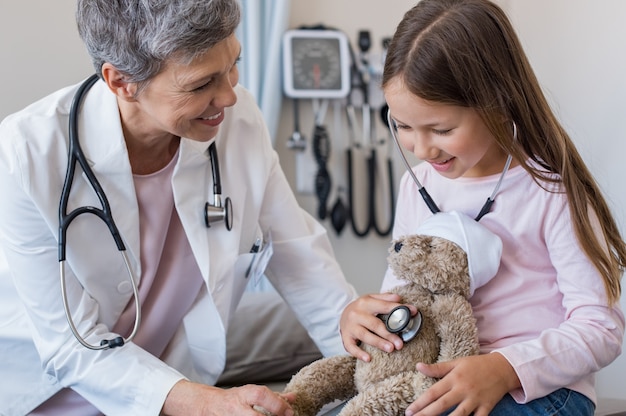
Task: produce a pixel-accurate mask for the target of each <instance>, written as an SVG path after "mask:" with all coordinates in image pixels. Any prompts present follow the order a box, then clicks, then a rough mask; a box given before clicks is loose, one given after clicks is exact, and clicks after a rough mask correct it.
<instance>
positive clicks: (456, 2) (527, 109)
mask: <svg viewBox="0 0 626 416" xmlns="http://www.w3.org/2000/svg"><path fill="white" fill-rule="evenodd" d="M383 90H384V93H385V98H386V100H387V103H388V105H389V108H390V118H391V120H392V123H391V125H392V128H393V129H394V133H395V134H396V135H397V137H398V139H399V142H400V143H401V145H402V146H403V147H404V148H405V149H406V150H407V151H410V152H412V153H413V154H414V155H415V156H416V157H417V158H419V159H421V160H424V161H425V162H426V163H421V164H419V165H418V166H417V167H415V168H414V169H413V172H414V173H415V175H416V178H415V179H417V180H418V181H419V182H420V183H421V184H422V185H424V187H425V188H427V189H428V192H429V193H430V195H431V197H432V200H433V201H434V203H435V204H436V206H437V207H438V209H440V210H441V211H443V212H449V211H459V212H462V213H465V214H467V215H470V216H471V217H472V218H475V217H476V216H477V215H478V214H479V212H480V211H481V207H483V205H484V203H485V200H486V199H487V197H489V196H490V195H491V194H492V193H493V192H494V189H496V188H497V186H498V183H499V179H500V177H501V175H502V172H503V171H505V173H504V179H503V181H502V183H501V185H500V188H499V190H498V192H497V194H496V195H495V198H494V199H495V202H494V204H493V205H492V206H491V207H490V209H489V211H488V212H487V214H486V215H484V216H483V217H482V218H481V219H480V224H482V225H483V226H485V227H487V228H488V229H489V230H491V231H492V232H494V233H496V234H497V235H498V236H500V238H501V239H502V242H503V252H502V259H501V263H500V268H499V270H498V273H497V274H496V276H495V278H493V279H492V280H491V281H490V282H489V283H487V284H486V285H485V286H483V287H482V288H480V289H478V290H476V293H475V294H474V296H473V297H472V299H471V302H472V305H473V308H474V313H475V317H476V319H477V325H478V333H479V338H480V343H481V350H482V351H481V352H482V354H481V355H479V356H473V357H467V358H461V359H458V360H454V361H451V362H447V363H441V364H436V365H425V364H423V363H420V364H418V365H417V370H418V371H421V372H423V373H425V374H427V375H429V376H432V377H437V378H441V380H440V381H439V382H438V383H436V384H435V385H434V386H433V387H432V388H431V389H430V390H428V391H427V393H425V394H424V395H423V396H421V397H420V398H418V399H417V400H416V401H415V402H414V403H412V404H411V405H410V406H409V408H408V409H407V411H406V414H407V415H414V414H419V415H437V414H441V413H444V412H446V411H447V412H450V414H452V415H455V416H456V415H469V414H471V413H473V414H475V415H476V416H485V415H487V414H491V415H509V414H515V415H530V414H533V415H539V414H550V415H554V414H563V415H592V414H593V413H594V408H595V401H596V394H595V392H594V373H595V372H597V371H598V370H600V369H601V368H602V367H604V366H606V365H608V364H609V363H611V362H612V361H613V360H614V359H615V358H616V357H617V356H618V355H619V354H620V352H621V345H622V339H623V336H624V315H623V313H622V311H621V310H620V308H619V298H620V294H621V288H620V279H621V276H622V274H623V271H624V266H625V264H626V246H625V243H624V241H623V240H622V238H621V236H620V234H619V231H618V227H617V225H616V222H615V220H614V218H613V217H612V215H611V212H610V211H609V209H608V206H607V204H606V201H605V200H604V199H603V197H602V195H601V193H600V190H599V188H598V186H597V184H596V182H595V181H594V179H593V178H592V176H591V174H590V172H589V170H588V169H587V167H586V166H585V164H584V162H583V160H582V159H581V157H580V155H579V153H578V152H577V151H576V149H575V147H574V145H573V143H572V141H571V140H570V138H569V137H568V135H567V133H566V132H565V131H564V130H563V128H562V126H561V125H560V124H559V122H558V121H557V119H556V117H555V116H554V114H553V113H552V111H551V110H550V108H549V106H548V104H547V102H546V99H545V97H544V95H543V93H542V91H541V89H540V87H539V84H538V82H537V79H536V77H535V75H534V73H533V71H532V69H531V67H530V65H529V63H528V60H527V58H526V56H525V54H524V52H523V50H522V47H521V44H520V42H519V40H518V38H517V36H516V34H515V32H514V30H513V28H512V26H511V24H510V22H509V20H508V19H507V17H506V15H505V14H504V13H503V11H502V10H501V9H500V8H499V7H498V6H496V5H495V4H493V3H491V2H489V1H488V0H422V1H420V2H419V3H418V4H417V5H416V6H415V7H414V8H413V9H411V10H409V11H408V12H407V13H406V14H405V16H404V18H403V20H402V21H401V22H400V24H399V26H398V28H397V31H396V33H395V35H394V37H393V40H392V42H391V44H390V45H389V50H388V55H387V60H386V62H385V70H384V75H383ZM509 155H510V156H511V157H512V163H511V165H510V169H509V170H508V171H506V168H505V165H506V162H507V157H508V156H509ZM397 206H398V209H397V216H396V224H395V226H394V237H399V236H401V235H405V234H411V233H414V232H415V230H416V229H417V228H418V226H419V225H420V223H422V222H423V221H424V220H425V219H426V218H428V217H429V216H431V215H433V213H432V212H431V210H430V209H429V208H428V207H427V205H426V204H425V203H424V201H423V198H422V195H421V194H420V192H419V191H418V186H417V185H416V183H415V181H414V180H413V178H412V177H411V176H410V175H405V176H404V177H403V179H402V181H401V184H400V190H399V196H398V204H397ZM398 284H402V282H401V281H400V280H398V279H397V278H396V277H395V276H394V275H393V273H392V272H391V271H387V274H386V276H385V279H384V282H383V285H382V291H383V292H385V291H386V290H387V289H389V288H391V287H393V286H395V285H398ZM399 301H400V299H399V298H398V297H396V296H394V295H391V294H384V293H383V294H376V295H366V296H362V297H361V298H359V299H358V300H356V301H354V302H352V303H351V304H350V305H349V306H348V307H347V308H346V309H345V310H344V312H343V314H342V318H341V324H340V325H341V332H342V338H343V342H344V345H345V347H346V349H347V350H348V352H350V353H351V354H353V355H354V356H356V357H358V358H359V359H362V360H365V361H367V360H368V359H369V356H368V355H367V354H365V352H364V351H363V350H361V349H360V348H359V343H360V342H364V343H367V344H371V345H374V346H376V347H378V348H380V349H383V350H386V351H392V350H394V349H400V348H402V341H401V339H400V338H399V337H398V336H396V335H392V334H390V333H388V332H387V331H386V330H385V325H384V323H383V322H382V321H381V320H379V319H377V318H376V315H377V314H381V313H389V312H390V311H391V310H392V309H393V308H394V307H395V306H397V305H398V304H399V303H398V302H399ZM413 312H414V313H415V312H416V309H415V308H413Z"/></svg>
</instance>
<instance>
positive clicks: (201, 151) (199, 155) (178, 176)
mask: <svg viewBox="0 0 626 416" xmlns="http://www.w3.org/2000/svg"><path fill="white" fill-rule="evenodd" d="M209 144H210V142H208V143H204V142H194V141H191V140H187V139H181V141H180V148H179V156H178V163H177V165H176V168H175V170H174V175H173V178H172V182H173V188H174V201H175V204H176V209H177V210H178V215H179V217H180V221H181V223H182V225H183V228H184V229H185V234H186V235H187V238H188V239H189V244H190V245H191V249H192V251H193V254H194V257H195V258H196V261H197V262H198V267H199V268H200V272H201V273H202V277H203V278H204V281H205V282H206V283H207V284H208V281H209V267H210V264H209V241H208V233H207V228H206V226H205V225H204V216H203V215H204V213H203V210H202V209H203V207H204V204H205V202H206V201H207V199H206V198H207V190H208V189H210V186H211V184H210V183H209V178H210V177H211V162H210V160H209V156H208V150H207V149H208V147H209Z"/></svg>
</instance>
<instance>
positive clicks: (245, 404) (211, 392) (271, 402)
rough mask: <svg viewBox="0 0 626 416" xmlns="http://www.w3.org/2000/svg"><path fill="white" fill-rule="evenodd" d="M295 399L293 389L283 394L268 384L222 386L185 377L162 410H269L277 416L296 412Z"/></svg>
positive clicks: (189, 415)
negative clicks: (223, 387)
mask: <svg viewBox="0 0 626 416" xmlns="http://www.w3.org/2000/svg"><path fill="white" fill-rule="evenodd" d="M294 399H295V395H294V394H293V393H289V394H279V393H276V392H273V391H272V390H270V389H268V388H267V387H265V386H255V385H246V386H243V387H233V388H230V389H221V388H218V387H213V386H207V385H203V384H198V383H192V382H190V381H186V380H181V381H179V382H178V383H176V384H175V385H174V387H172V390H170V393H169V394H168V396H167V399H166V400H165V404H164V405H163V410H162V413H161V414H162V415H163V416H166V415H167V416H177V415H185V416H218V415H221V416H232V415H237V416H239V415H242V416H259V415H260V414H263V413H261V412H262V410H265V411H267V412H269V413H271V414H272V415H275V416H293V410H292V409H291V407H290V406H289V403H291V402H293V400H294ZM261 409H262V410H261Z"/></svg>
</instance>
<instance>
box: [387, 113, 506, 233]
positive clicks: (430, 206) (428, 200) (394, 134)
mask: <svg viewBox="0 0 626 416" xmlns="http://www.w3.org/2000/svg"><path fill="white" fill-rule="evenodd" d="M387 122H388V123H389V131H390V132H391V136H392V137H393V141H394V143H395V144H396V147H397V149H398V152H399V153H400V157H401V158H402V161H403V162H404V166H405V168H406V170H407V172H409V174H410V175H411V178H412V179H413V182H415V185H417V189H418V190H419V193H420V194H421V195H422V198H423V199H424V202H425V203H426V206H428V209H429V210H430V212H432V213H433V214H436V213H438V212H440V211H441V210H440V209H439V207H438V206H437V204H436V203H435V201H433V199H432V198H431V196H430V194H429V193H428V191H427V190H426V188H424V186H422V184H421V183H420V181H419V180H418V179H417V176H415V173H414V172H413V169H411V165H410V164H409V161H408V160H407V159H406V157H405V156H404V152H403V150H402V146H401V145H400V141H399V140H398V135H397V132H396V128H397V127H396V123H395V120H394V119H393V118H392V117H391V111H390V110H387ZM516 140H517V125H516V124H515V122H513V141H516ZM512 159H513V158H512V157H511V155H508V157H507V158H506V163H505V164H504V169H502V173H501V174H500V179H499V180H498V183H497V184H496V186H495V188H494V189H493V192H492V193H491V195H490V196H489V198H487V201H486V202H485V204H484V205H483V206H482V208H481V209H480V211H479V212H478V215H476V217H475V218H474V219H475V220H476V221H480V219H481V218H482V217H484V216H485V214H487V213H488V212H489V211H491V206H492V205H493V201H494V199H495V198H496V194H497V193H498V191H499V190H500V185H502V181H503V180H504V175H505V174H506V172H507V171H508V170H509V166H511V160H512Z"/></svg>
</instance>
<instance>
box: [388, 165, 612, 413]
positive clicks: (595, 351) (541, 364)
mask: <svg viewBox="0 0 626 416" xmlns="http://www.w3.org/2000/svg"><path fill="white" fill-rule="evenodd" d="M414 172H415V173H416V175H417V178H418V179H419V180H420V182H421V183H422V184H423V185H424V186H425V187H426V188H427V189H428V192H429V193H430V195H431V196H432V197H433V199H434V201H435V202H436V203H437V205H438V206H439V208H440V209H441V211H444V212H447V211H459V212H462V213H465V214H467V215H470V216H471V217H472V218H473V217H475V216H476V214H478V212H479V210H480V208H481V207H482V205H483V204H484V203H485V201H486V199H487V197H488V196H489V195H491V193H492V192H493V190H494V187H495V186H496V183H497V181H498V179H499V177H500V175H499V174H497V175H493V176H488V177H482V178H458V179H454V180H452V179H448V178H445V177H443V176H441V175H440V174H438V173H437V172H436V171H435V170H434V169H433V168H432V167H431V166H430V165H429V164H428V163H421V164H420V165H418V166H417V167H415V168H414ZM552 188H554V185H552ZM430 215H432V214H431V213H430V211H429V210H428V208H427V207H426V205H425V204H424V201H423V200H422V197H421V195H420V194H419V192H418V189H417V186H416V185H415V183H414V182H413V180H412V178H411V177H410V176H409V175H408V174H405V175H404V177H403V178H402V180H401V183H400V189H399V193H398V204H397V212H396V220H395V225H394V230H393V236H394V238H397V237H399V236H402V235H407V234H412V233H414V232H415V230H416V229H417V227H418V225H419V224H420V223H421V222H422V221H424V219H426V218H427V217H429V216H430ZM480 223H481V224H483V225H484V226H485V227H487V228H489V229H490V230H491V231H492V232H494V233H496V234H497V235H498V236H500V238H501V239H502V243H503V252H502V258H501V263H500V268H499V270H498V272H497V274H496V276H495V277H494V278H493V279H492V280H491V281H489V282H488V283H487V284H486V285H485V286H483V287H482V288H479V289H478V290H477V291H476V293H475V294H474V296H473V297H472V298H471V303H472V306H473V309H474V314H475V317H476V319H477V325H478V336H479V340H480V345H481V352H482V353H489V352H494V351H497V352H499V353H501V354H503V355H504V356H505V357H506V359H507V360H508V361H509V362H510V363H511V365H512V366H513V368H514V369H515V371H516V373H517V375H518V377H519V379H520V381H521V384H522V388H521V389H518V390H516V391H514V392H512V396H513V398H514V399H515V400H516V401H517V402H519V403H525V402H528V401H531V400H533V399H536V398H538V397H543V396H545V395H547V394H549V393H551V392H552V391H554V390H557V389H559V388H562V387H567V388H569V389H572V390H575V391H577V392H580V393H582V394H584V395H585V396H587V397H589V398H590V399H591V400H593V401H594V402H595V401H596V393H595V389H594V373H595V372H597V371H598V370H600V369H601V368H602V367H605V366H606V365H608V364H609V363H611V362H612V361H613V360H614V359H615V358H616V357H617V356H618V355H619V354H620V353H621V346H622V340H623V337H624V315H623V313H622V311H621V309H620V307H619V305H615V306H613V307H608V306H607V297H606V293H605V287H604V284H603V281H602V278H601V276H600V274H599V273H598V271H597V270H596V269H595V268H594V266H593V264H592V263H591V262H590V260H589V259H588V258H587V256H586V255H585V254H584V252H583V251H582V249H581V247H580V245H579V243H578V240H577V239H576V236H575V234H574V229H573V224H572V220H571V217H570V213H569V206H568V199H567V196H566V195H565V194H564V193H554V192H547V191H546V190H544V189H542V188H541V187H540V186H538V185H537V184H536V183H535V182H534V181H533V179H532V177H531V176H530V175H529V174H528V173H527V172H526V171H525V170H524V169H523V168H522V167H521V166H517V167H514V168H512V169H510V170H509V172H507V174H506V176H505V179H504V181H503V183H502V186H501V188H500V191H499V193H498V194H497V196H496V198H495V203H494V204H493V207H492V210H491V212H490V213H489V214H487V215H486V216H484V217H483V218H482V219H481V220H480ZM474 261H476V260H474ZM399 284H403V282H402V281H401V280H399V279H397V278H396V277H395V276H394V274H393V272H392V271H391V270H389V269H388V270H387V273H386V275H385V279H384V281H383V285H382V291H387V290H389V289H390V288H392V287H394V286H396V285H399Z"/></svg>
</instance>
